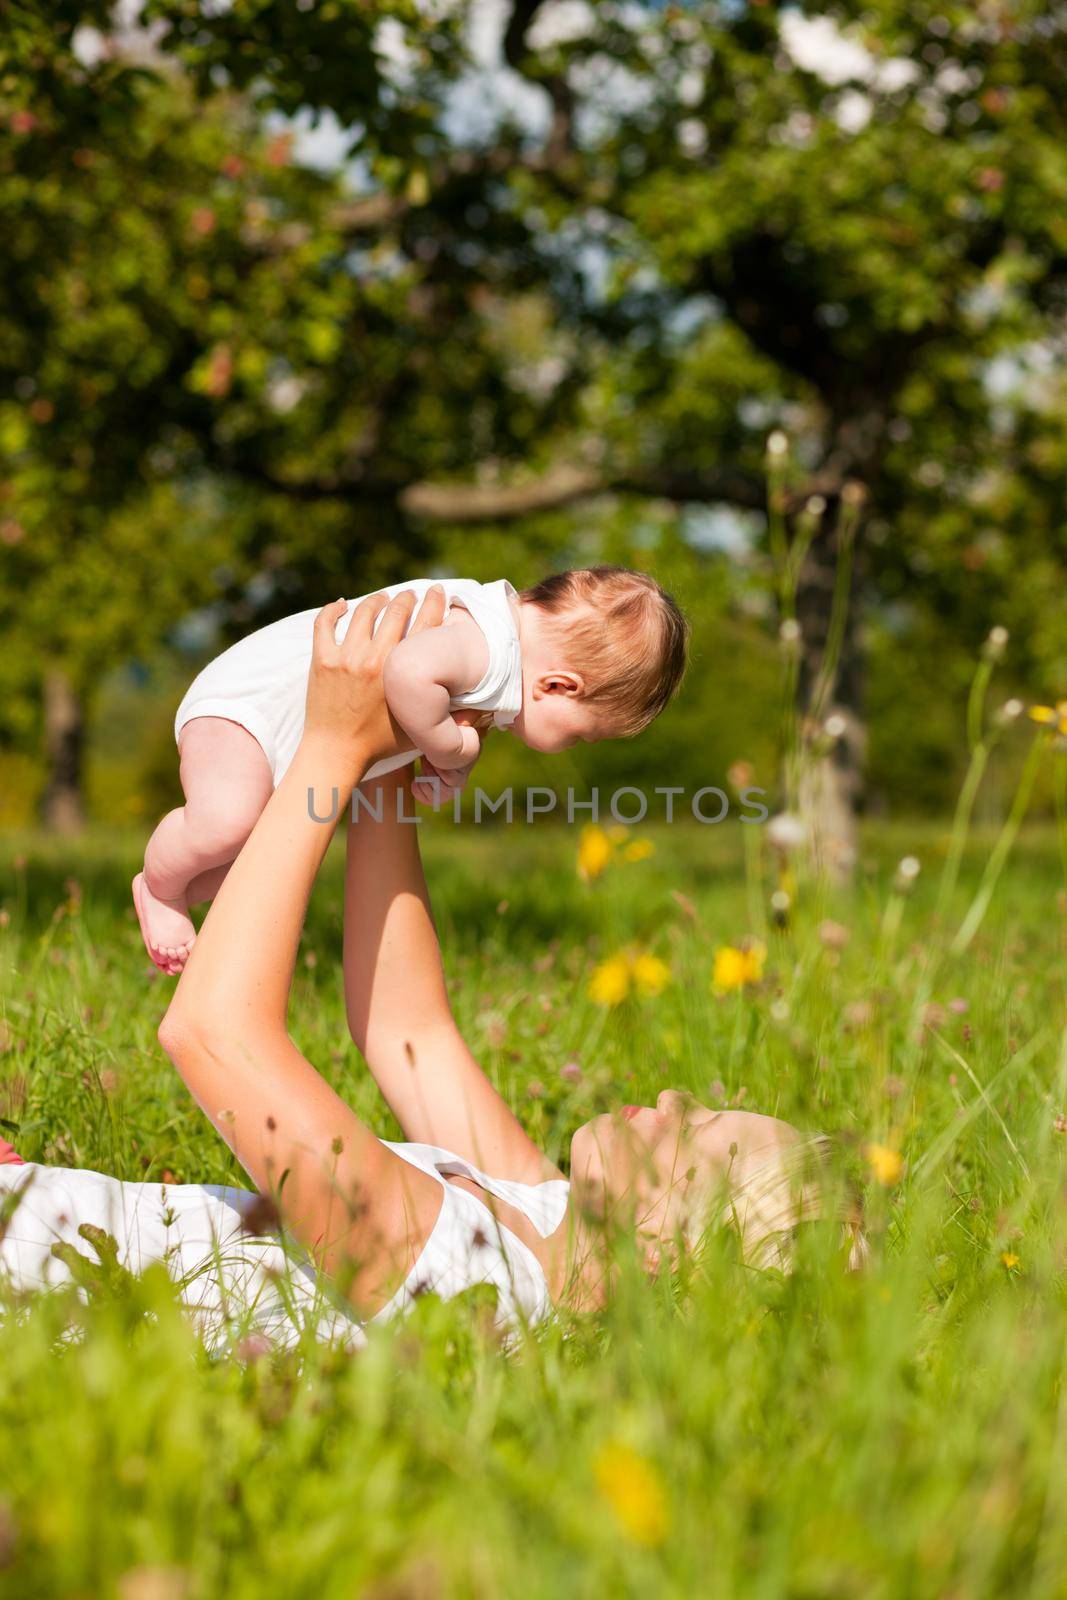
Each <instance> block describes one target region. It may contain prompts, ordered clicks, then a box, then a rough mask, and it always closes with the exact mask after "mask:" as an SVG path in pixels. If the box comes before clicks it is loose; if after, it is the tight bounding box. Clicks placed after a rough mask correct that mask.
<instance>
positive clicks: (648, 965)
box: [589, 950, 671, 1006]
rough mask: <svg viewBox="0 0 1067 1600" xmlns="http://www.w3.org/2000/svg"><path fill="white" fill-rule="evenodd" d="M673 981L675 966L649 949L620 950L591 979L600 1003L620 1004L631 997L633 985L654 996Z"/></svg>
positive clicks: (592, 992)
mask: <svg viewBox="0 0 1067 1600" xmlns="http://www.w3.org/2000/svg"><path fill="white" fill-rule="evenodd" d="M670 981H671V969H670V967H669V966H668V965H667V963H666V962H665V961H661V960H660V958H659V956H654V955H651V954H650V953H649V951H647V950H620V951H618V953H617V954H616V955H613V956H609V957H608V958H607V960H606V961H602V962H601V963H600V965H599V966H598V967H597V968H596V969H595V970H594V972H593V976H592V977H591V978H590V980H589V998H590V999H591V1000H595V1001H596V1002H597V1004H598V1005H602V1006H617V1005H621V1004H622V1002H623V1001H624V1000H625V999H627V998H628V997H629V994H630V991H631V989H636V990H637V992H638V994H641V995H644V996H646V997H649V998H654V997H655V996H656V995H658V994H662V993H663V991H664V989H665V988H666V987H667V985H668V983H670Z"/></svg>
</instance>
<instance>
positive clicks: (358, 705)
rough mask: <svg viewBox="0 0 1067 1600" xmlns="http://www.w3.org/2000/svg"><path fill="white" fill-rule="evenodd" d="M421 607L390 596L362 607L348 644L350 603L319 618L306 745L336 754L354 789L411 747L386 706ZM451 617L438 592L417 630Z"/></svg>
mask: <svg viewBox="0 0 1067 1600" xmlns="http://www.w3.org/2000/svg"><path fill="white" fill-rule="evenodd" d="M416 603H417V602H416V598H415V595H414V593H413V592H412V591H411V590H405V591H404V593H403V594H398V595H395V596H394V597H393V599H392V600H388V599H387V597H386V596H385V595H384V594H373V595H369V596H368V597H367V599H366V600H363V601H361V602H360V604H359V605H358V606H357V607H356V609H355V612H354V613H353V616H352V620H351V622H350V624H349V627H348V632H347V633H346V634H345V636H344V638H343V639H342V640H341V642H340V644H338V643H337V640H336V637H335V630H336V628H337V624H338V623H339V622H340V620H341V618H342V617H343V616H344V614H345V611H346V609H347V603H346V602H345V601H344V600H334V601H333V602H332V603H331V604H330V605H328V606H323V608H322V610H321V611H320V612H319V614H318V616H317V617H316V619H315V633H314V641H313V645H312V653H311V671H310V673H309V675H308V690H307V706H306V712H305V717H304V742H305V743H307V744H308V745H309V746H313V747H315V748H317V749H325V750H326V751H328V752H329V754H330V758H331V764H332V766H333V769H334V771H335V773H336V772H337V769H338V768H339V767H340V768H341V769H342V775H346V774H347V772H348V770H351V776H352V781H353V782H356V781H358V779H359V777H360V776H361V775H362V772H363V771H365V770H366V768H367V766H369V765H371V764H372V763H373V762H375V761H379V760H382V759H383V758H385V757H387V756H391V755H397V754H399V753H400V752H401V751H402V750H405V749H407V748H408V746H409V742H408V738H407V735H406V734H405V733H404V731H403V729H402V728H401V727H400V726H399V724H398V723H397V722H396V721H395V719H394V718H393V717H392V715H391V714H390V711H389V707H388V705H387V704H386V700H385V691H384V689H383V687H382V668H383V666H384V665H385V661H386V657H387V656H388V655H389V652H390V651H391V650H392V649H393V648H394V647H395V646H396V645H398V644H399V643H400V640H401V639H402V638H403V637H404V635H405V633H406V632H407V631H408V623H409V622H410V621H411V615H412V612H413V611H414V609H415V606H416ZM444 612H445V596H444V590H443V589H440V588H437V587H434V588H432V589H430V590H429V591H428V592H427V594H426V597H425V599H424V601H423V604H422V609H421V611H420V613H419V616H418V619H417V620H416V622H415V623H414V625H413V627H412V628H411V630H410V631H411V632H412V633H419V632H421V631H422V630H423V629H424V628H432V627H436V626H437V625H438V624H439V623H440V622H441V621H442V619H443V617H444ZM379 617H380V618H381V621H380V623H378V627H377V630H376V631H375V623H376V622H377V621H378V618H379Z"/></svg>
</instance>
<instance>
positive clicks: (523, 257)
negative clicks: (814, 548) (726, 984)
mask: <svg viewBox="0 0 1067 1600" xmlns="http://www.w3.org/2000/svg"><path fill="white" fill-rule="evenodd" d="M473 15H474V8H473V7H472V5H471V4H470V3H468V4H464V5H460V6H456V7H454V8H448V9H447V10H442V9H441V8H436V7H431V8H427V7H423V6H416V5H414V4H412V3H410V0H388V3H386V0H373V3H370V4H366V3H363V0H359V3H357V0H314V3H308V4H304V3H302V0H236V3H234V4H232V5H226V6H213V5H212V6H208V5H206V4H202V3H200V0H152V4H150V5H149V6H147V7H146V8H145V10H144V12H143V20H144V21H145V22H147V23H148V24H150V30H151V44H149V43H148V38H149V36H148V35H146V34H145V33H144V32H138V31H137V29H136V28H135V29H134V30H133V31H132V33H131V32H130V31H129V30H128V29H127V31H126V32H125V33H124V32H123V29H122V27H121V26H120V24H119V22H118V20H117V19H116V17H115V15H114V14H113V12H112V11H111V9H110V8H109V7H108V6H106V5H104V4H102V3H100V0H85V3H83V4H77V3H74V0H64V3H62V4H59V5H52V4H49V5H48V6H43V5H41V4H39V3H37V0H28V3H26V0H23V3H20V4H18V5H14V4H12V5H10V6H9V7H8V8H7V11H6V12H5V29H4V36H3V38H2V39H0V230H2V234H3V237H4V240H5V245H4V252H5V262H4V267H5V270H4V273H3V279H2V286H0V457H2V472H0V495H2V497H3V498H2V501H0V561H2V564H3V583H2V585H0V596H2V598H0V624H2V625H3V628H4V633H5V639H6V641H7V648H6V650H5V652H4V659H3V662H2V663H0V687H2V689H3V694H2V695H0V707H2V710H0V719H2V724H3V728H2V731H3V734H4V736H5V738H6V739H8V740H11V739H16V740H17V741H18V742H19V743H20V745H21V746H22V748H23V749H25V748H26V747H27V745H28V743H29V742H30V741H31V740H32V738H33V736H34V732H35V729H36V723H37V717H36V706H37V701H36V696H37V692H38V690H39V686H40V682H41V679H42V677H43V675H44V672H45V670H46V668H47V667H49V666H51V667H60V668H62V670H63V671H64V673H65V674H66V675H67V677H68V678H69V679H70V680H71V682H72V683H73V684H74V686H75V687H76V688H77V689H78V690H79V691H80V693H81V695H82V696H83V698H91V696H92V694H93V692H94V690H95V687H96V685H97V683H98V682H99V680H100V678H101V676H102V675H103V674H104V673H105V671H106V670H107V669H109V668H111V667H113V666H118V665H120V664H122V663H124V662H125V661H127V660H129V659H130V658H131V657H138V656H149V655H153V654H155V653H156V652H157V651H158V650H159V649H160V641H161V640H163V641H165V640H167V639H169V638H170V637H171V635H172V632H173V630H174V628H175V625H176V624H178V623H179V622H180V621H181V620H182V618H183V617H184V616H187V615H188V614H189V613H190V612H191V611H194V610H195V609H197V608H198V607H200V606H201V605H203V604H204V603H209V604H210V605H211V606H212V607H213V608H214V611H215V614H216V615H217V616H218V617H219V618H220V620H221V621H222V622H223V624H224V626H225V628H226V629H227V630H228V631H229V632H231V633H232V632H236V631H239V630H241V629H242V628H245V627H247V626H248V625H249V623H250V622H251V621H253V620H259V619H266V618H267V617H269V616H271V615H276V614H279V613H281V612H283V611H285V610H291V609H295V608H296V607H297V606H299V605H302V604H310V603H313V602H315V601H318V600H319V599H321V598H322V597H323V596H324V595H326V594H332V593H334V592H337V591H338V590H339V589H351V588H353V587H355V588H359V589H363V588H366V587H369V586H370V585H371V584H373V583H375V582H378V581H380V580H383V579H387V578H393V577H396V576H398V575H403V574H405V573H407V572H410V571H413V570H418V569H419V568H425V567H426V566H427V565H429V564H431V563H433V562H435V561H436V562H441V561H444V562H447V564H448V565H449V566H451V567H453V568H464V567H465V566H466V560H467V556H466V551H467V542H468V541H469V544H470V549H471V559H472V560H475V557H476V556H477V562H478V563H479V564H480V563H481V561H482V557H483V556H484V557H485V561H484V567H485V570H487V571H493V572H496V571H499V570H509V569H510V570H515V569H516V568H518V567H525V568H526V569H527V570H529V568H530V567H532V565H533V562H532V560H531V559H528V558H532V557H533V556H535V555H536V556H537V557H538V558H540V557H541V555H542V553H544V555H546V556H547V557H548V558H549V562H550V564H554V563H555V562H556V561H563V560H571V559H588V558H590V557H594V558H595V557H596V556H597V555H599V554H601V553H603V552H604V551H605V550H610V549H611V548H612V544H613V541H614V543H615V544H616V545H618V544H619V542H620V541H619V540H618V539H617V537H616V535H615V534H614V533H613V532H612V526H613V524H614V525H615V526H616V527H617V525H618V522H619V521H620V520H622V521H630V522H632V524H633V525H634V529H635V530H636V531H639V530H640V528H641V525H642V524H643V523H644V522H645V521H646V520H647V519H648V518H649V515H650V513H649V510H648V507H649V505H650V504H651V506H652V507H653V508H654V509H653V510H652V512H651V518H652V520H656V519H657V518H659V519H660V521H661V522H666V521H671V520H673V524H674V530H675V533H674V537H675V538H676V539H681V538H683V537H684V536H685V534H686V531H687V529H688V524H686V523H685V521H684V519H683V518H682V517H681V516H680V515H679V514H678V507H679V506H680V505H682V504H683V503H686V502H693V503H696V504H698V505H707V504H717V503H722V502H725V503H726V504H729V505H733V506H740V507H742V508H743V509H744V510H745V511H746V513H747V514H749V515H751V516H753V518H754V520H753V522H752V524H751V529H750V531H751V532H753V533H754V535H755V537H756V538H757V539H759V537H760V535H761V527H762V520H761V519H762V512H763V509H764V507H765V503H766V485H765V474H764V448H765V441H766V437H767V433H768V430H769V429H771V428H773V427H776V426H781V427H783V428H785V429H786V431H787V432H788V433H789V434H790V436H791V438H792V439H793V441H794V448H793V450H792V454H791V456H790V459H789V470H788V473H787V488H786V495H787V498H788V500H789V506H790V508H791V510H793V511H795V509H796V507H797V506H798V505H799V504H800V503H802V502H803V501H804V500H805V499H806V498H807V497H808V496H809V495H811V494H812V493H816V494H818V495H820V496H822V497H823V498H824V499H826V500H828V502H829V503H830V505H831V509H832V507H833V504H834V502H835V497H836V496H837V495H838V493H839V492H840V490H841V488H842V486H843V484H844V483H845V482H846V481H847V480H849V479H856V480H859V481H860V482H862V483H863V484H864V485H865V487H866V490H867V496H868V498H867V507H868V509H867V513H866V516H865V519H864V524H863V527H862V528H861V538H860V546H859V552H858V562H857V574H858V577H857V582H858V594H859V599H860V603H861V605H866V606H869V607H871V608H872V609H873V610H875V611H876V612H877V613H878V620H879V627H880V629H881V633H882V637H892V638H894V639H896V640H899V641H900V649H901V652H902V656H903V658H904V665H905V667H906V666H907V658H908V655H909V651H911V650H912V645H913V640H918V641H920V642H922V641H925V640H927V639H929V638H930V637H931V634H930V629H929V622H930V619H933V620H934V623H935V625H936V629H937V632H938V638H937V642H936V666H935V670H939V671H940V673H941V674H942V675H944V676H945V677H946V678H948V679H951V678H953V677H954V676H955V675H956V674H957V671H958V663H959V661H960V660H961V658H965V657H966V656H967V655H968V654H970V653H971V652H972V651H973V649H974V647H975V645H976V644H977V643H978V641H979V640H980V639H981V638H982V637H983V635H984V634H985V632H986V631H987V630H988V628H989V626H990V624H991V623H992V622H1003V623H1005V624H1007V625H1008V626H1010V627H1011V629H1012V633H1013V637H1014V643H1013V650H1014V652H1015V654H1014V660H1013V670H1014V673H1015V675H1016V677H1017V678H1018V679H1019V681H1021V682H1025V683H1031V684H1033V687H1034V693H1035V694H1037V693H1040V694H1041V695H1042V696H1043V697H1044V698H1054V697H1055V695H1056V694H1057V693H1058V692H1060V689H1061V687H1062V682H1063V678H1064V674H1065V672H1067V655H1065V651H1067V644H1065V633H1064V629H1063V627H1062V622H1061V619H1060V616H1059V610H1060V608H1059V606H1058V604H1057V601H1058V595H1059V592H1060V590H1061V588H1062V584H1063V576H1064V566H1065V544H1064V540H1065V532H1064V521H1063V512H1062V495H1061V492H1060V485H1061V482H1062V476H1063V470H1064V466H1065V463H1067V436H1065V434H1064V430H1063V416H1064V407H1063V405H1062V403H1061V402H1062V383H1061V380H1060V378H1059V376H1058V375H1057V369H1056V366H1055V363H1054V360H1053V355H1054V351H1055V349H1056V339H1057V337H1058V328H1059V321H1060V319H1061V315H1062V300H1063V292H1064V287H1065V282H1067V265H1065V264H1067V234H1065V231H1064V228H1065V224H1064V221H1063V218H1064V215H1065V214H1067V213H1065V209H1064V205H1063V199H1064V193H1065V191H1067V157H1065V155H1064V151H1065V150H1067V138H1065V132H1067V129H1065V126H1064V112H1063V96H1062V93H1061V88H1062V80H1063V74H1064V66H1065V43H1064V30H1063V23H1062V19H1061V18H1060V17H1059V16H1058V15H1056V14H1051V13H1049V12H1048V8H1047V7H1045V6H1043V5H1041V4H1039V3H1038V0H1013V3H1012V4H1011V5H1010V6H1008V7H1002V8H1000V10H998V11H996V12H991V13H989V14H988V15H987V14H986V13H985V12H981V13H976V12H975V11H974V8H973V7H964V6H961V7H956V8H953V7H949V8H947V9H945V8H940V9H939V8H935V7H931V6H928V5H926V4H920V3H917V0H879V3H878V4H877V5H867V4H865V5H863V6H860V5H858V4H853V3H851V0H827V3H826V4H823V5H820V6H819V7H805V8H803V10H801V8H795V7H779V6H778V5H768V4H756V3H751V4H748V3H745V4H735V3H731V4H729V5H726V4H708V5H704V6H701V7H671V6H666V7H662V6H658V5H657V6H651V5H650V6H646V7H641V6H634V5H630V4H625V5H623V4H616V3H615V0H603V3H601V4H599V5H597V6H595V7H591V8H589V10H588V13H587V14H586V13H583V20H582V24H581V26H580V27H574V26H573V25H572V24H573V18H572V19H571V21H570V22H568V20H567V16H566V15H565V14H564V11H563V10H562V9H561V8H559V7H558V6H556V5H555V4H552V3H549V0H546V3H544V4H540V5H539V4H536V3H535V4H525V5H515V6H513V7H512V8H511V9H510V11H508V12H506V14H505V18H504V19H503V20H504V21H505V22H506V28H505V35H504V41H503V55H504V59H505V60H506V62H507V66H508V70H509V71H510V72H511V74H512V77H511V78H510V79H508V80H506V87H505V89H504V91H503V92H502V93H500V94H499V95H497V96H495V98H494V95H493V93H492V92H490V91H491V90H492V85H491V84H490V83H488V82H486V85H485V86H486V91H487V92H486V105H485V106H484V107H483V108H482V109H483V111H484V116H481V117H473V116H469V117H465V116H464V115H460V114H459V113H458V112H457V105H459V104H460V102H461V101H462V102H463V103H464V104H466V105H468V106H469V105H470V103H471V94H472V89H473V88H476V87H477V85H478V84H479V83H480V82H482V81H483V79H480V78H479V76H478V75H479V73H482V74H484V72H485V69H484V67H482V66H480V65H479V64H478V63H477V61H476V59H475V53H474V51H473V49H472V46H471V38H470V24H471V19H472V16H473ZM803 17H806V18H807V19H808V20H809V22H810V21H813V20H815V21H819V22H820V23H822V24H823V25H824V26H825V27H826V28H827V29H829V30H830V35H829V40H830V44H831V45H833V46H834V49H833V51H832V52H831V53H829V54H828V53H827V52H828V50H829V46H828V45H827V44H826V39H827V35H826V34H824V35H823V39H824V56H825V59H823V60H819V59H816V58H815V57H812V56H810V54H806V53H805V48H806V49H807V50H808V51H809V52H810V50H811V48H812V45H811V36H809V39H808V44H807V46H806V47H804V48H802V47H801V45H798V43H797V29H798V27H800V26H802V18H803ZM556 24H559V26H558V27H556V26H555V25H556ZM87 29H88V30H93V29H95V30H96V31H97V36H98V37H97V43H98V45H99V48H97V49H94V50H89V51H87V50H86V48H85V40H86V30H87ZM834 30H836V44H835V42H834V41H835V34H834ZM842 50H843V51H844V55H843V56H842V53H841V52H842ZM831 54H832V59H831ZM508 86H509V87H510V88H512V89H515V90H516V96H517V91H518V89H519V88H520V87H521V88H522V89H523V91H524V92H525V94H526V95H527V96H531V95H532V96H535V97H536V96H540V103H541V105H542V108H543V117H542V120H541V122H540V123H538V124H537V126H536V127H535V126H533V125H532V124H531V125H526V124H524V123H523V122H522V120H521V119H520V117H519V114H518V111H517V109H515V107H514V106H513V105H512V104H511V103H510V98H509V94H508V92H507V87H508ZM464 97H465V98H464ZM517 103H518V102H517V98H516V105H517ZM282 114H284V115H285V116H300V117H302V118H304V119H305V121H306V119H307V118H311V119H314V118H318V117H322V116H329V117H332V118H333V119H335V120H336V123H337V125H338V126H339V127H340V129H341V137H342V142H343V143H344V145H345V147H346V148H347V152H348V154H349V155H350V156H351V158H352V164H351V165H350V166H349V167H348V168H347V170H345V171H343V172H336V173H332V174H328V175H324V174H322V173H318V172H315V171H312V170H308V169H306V168H304V167H301V166H300V165H299V164H298V163H296V162H295V161H294V159H293V144H292V137H291V132H290V131H289V130H288V129H287V127H286V125H285V123H284V121H283V120H281V116H282ZM486 119H488V120H486ZM561 468H563V469H566V470H567V471H568V472H571V473H573V472H574V471H578V470H580V471H581V472H582V473H583V474H584V477H585V479H586V480H587V481H588V489H587V490H586V491H585V493H586V504H584V505H582V504H579V505H575V503H574V501H573V493H574V491H573V487H568V486H567V485H568V484H569V483H570V480H569V479H567V478H566V473H564V476H563V477H562V478H561V477H560V475H559V474H560V469H561ZM560 483H562V484H563V485H564V487H563V489H562V490H559V491H558V492H557V491H556V490H555V489H554V488H553V486H554V485H558V484H560ZM442 484H445V485H451V486H453V487H455V486H456V485H457V484H458V485H464V484H466V485H468V486H470V489H471V493H470V494H469V495H468V496H467V498H466V499H465V501H464V503H463V505H461V506H460V507H459V508H456V506H455V502H453V501H447V502H443V501H442V500H441V499H440V497H439V496H438V497H437V498H435V496H434V493H433V491H434V490H437V489H439V488H440V486H441V485H442ZM539 485H540V486H541V488H542V489H544V486H545V485H547V486H548V487H547V490H546V491H545V497H544V498H538V494H537V493H535V492H534V491H536V490H537V489H538V486H539ZM501 488H503V489H506V490H508V491H509V492H510V494H511V498H510V499H505V500H500V499H499V497H498V496H497V497H496V498H494V497H495V496H496V491H497V490H499V489H501ZM597 490H600V491H603V494H607V495H611V496H612V497H613V498H612V499H611V501H610V502H609V507H610V509H609V510H608V511H607V512H606V513H605V512H604V511H603V510H602V505H603V500H602V499H601V501H600V502H598V503H596V504H595V506H593V507H592V509H587V507H588V506H589V495H590V494H592V493H594V492H595V491H597ZM554 495H555V498H554ZM546 507H547V509H546ZM659 508H663V509H662V510H661V509H659ZM531 512H532V514H528V513H531ZM517 519H518V520H517ZM831 525H832V515H831V516H830V517H828V519H827V528H830V527H831ZM513 528H517V530H518V531H517V532H514V531H512V529H513ZM624 543H625V544H626V547H627V548H628V549H629V550H631V551H632V550H633V549H634V548H635V546H636V545H637V543H638V541H637V540H636V539H635V538H631V539H629V540H628V541H624ZM494 550H495V551H497V552H498V558H497V559H495V560H494V559H493V553H494ZM516 553H517V554H518V557H519V559H517V560H516V559H515V556H516ZM505 558H506V559H505ZM672 559H673V558H672ZM709 581H710V582H712V583H715V582H716V581H717V578H716V577H715V576H712V577H711V578H710V579H709ZM884 622H888V624H889V626H888V628H885V627H882V624H883V623H884ZM853 632H854V630H850V641H849V649H850V650H851V648H852V640H851V635H852V633H853ZM693 707H694V722H693V724H692V725H691V726H690V727H689V729H688V736H689V737H690V739H691V740H692V739H693V738H694V737H695V738H697V739H703V738H704V735H705V727H704V724H703V721H702V720H701V719H698V717H697V712H696V702H695V701H694V702H693ZM701 718H702V714H701ZM876 742H877V741H876Z"/></svg>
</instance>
